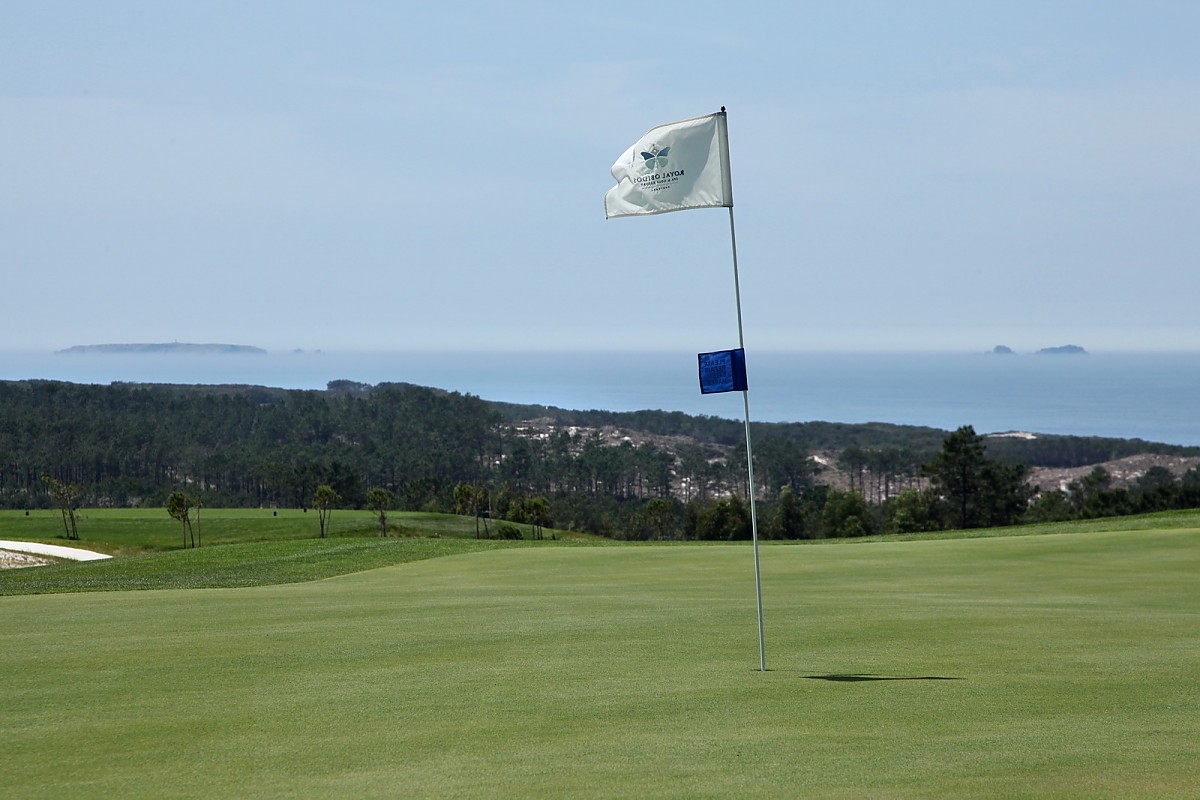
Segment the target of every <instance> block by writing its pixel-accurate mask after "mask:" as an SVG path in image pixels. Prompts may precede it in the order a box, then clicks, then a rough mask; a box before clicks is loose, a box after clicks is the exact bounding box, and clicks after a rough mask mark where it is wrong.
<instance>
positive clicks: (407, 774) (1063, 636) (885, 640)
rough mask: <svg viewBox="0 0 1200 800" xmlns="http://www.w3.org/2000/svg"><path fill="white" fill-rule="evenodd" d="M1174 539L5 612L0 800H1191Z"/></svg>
mask: <svg viewBox="0 0 1200 800" xmlns="http://www.w3.org/2000/svg"><path fill="white" fill-rule="evenodd" d="M1183 519H1184V518H1183V517H1172V518H1169V519H1167V520H1166V521H1164V522H1162V524H1161V525H1160V524H1158V523H1155V522H1153V521H1151V522H1150V523H1149V524H1146V525H1143V523H1142V522H1141V521H1132V524H1131V528H1130V529H1119V528H1118V529H1109V530H1100V529H1097V528H1096V527H1093V526H1091V525H1087V524H1082V525H1075V526H1071V527H1069V528H1066V529H1062V530H1060V531H1059V532H1058V533H1048V534H1045V535H1039V536H1005V537H992V538H981V539H942V540H931V541H913V542H901V541H888V542H876V543H862V544H858V543H856V544H841V543H835V544H828V545H822V546H814V547H791V546H767V547H764V551H763V554H762V567H763V592H764V601H765V611H766V632H767V662H768V667H769V671H768V672H766V673H761V672H759V671H758V670H757V666H758V654H757V636H756V634H757V631H756V625H755V609H754V588H753V585H754V582H753V566H752V559H751V554H750V550H749V548H748V547H746V546H734V545H731V546H705V547H700V546H693V545H677V546H673V547H607V548H593V547H571V548H563V547H521V548H515V549H503V550H495V551H487V552H463V553H459V554H456V555H453V556H450V557H446V558H436V559H426V560H423V561H419V562H410V563H406V564H402V565H398V566H393V567H387V568H382V569H374V570H370V571H366V572H361V573H358V574H354V575H345V576H342V577H338V578H334V579H331V580H323V581H317V582H311V583H303V584H292V585H277V586H262V587H256V588H247V589H230V590H219V591H209V590H200V591H196V590H187V589H185V590H178V591H143V592H108V593H101V594H89V595H69V594H57V595H39V596H22V597H4V598H0V618H2V619H3V620H4V634H5V647H4V648H0V674H3V675H4V676H5V680H6V685H5V696H4V698H5V699H4V713H3V715H0V740H2V741H3V742H4V747H3V748H0V774H3V775H4V776H5V779H4V781H2V782H0V798H8V797H12V798H18V797H19V798H43V797H44V798H60V797H123V798H137V797H176V798H192V797H195V798H201V797H204V798H207V797H235V796H236V797H244V798H284V797H349V796H353V797H363V798H370V797H396V796H404V797H488V798H495V797H582V798H628V797H664V798H671V797H679V798H706V797H710V798H726V797H777V798H793V797H830V798H851V797H853V798H858V797H920V798H963V797H986V798H1006V797H1011V798H1018V797H1022V798H1023V797H1039V798H1041V797H1062V798H1095V797H1122V798H1171V797H1178V798H1185V797H1186V798H1192V797H1196V796H1200V774H1198V773H1197V771H1196V764H1197V763H1200V660H1198V659H1197V658H1196V653H1197V652H1200V592H1197V591H1196V575H1197V574H1200V525H1197V524H1196V520H1195V518H1194V517H1193V521H1192V524H1190V525H1187V524H1184V522H1183ZM1175 523H1179V524H1178V525H1175ZM1108 526H1109V524H1108V523H1101V524H1099V527H1102V528H1103V527H1108ZM1133 528H1136V529H1133ZM214 549H217V548H214Z"/></svg>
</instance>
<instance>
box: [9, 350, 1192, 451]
mask: <svg viewBox="0 0 1200 800" xmlns="http://www.w3.org/2000/svg"><path fill="white" fill-rule="evenodd" d="M709 349H719V348H717V347H712V348H709ZM747 370H748V374H749V383H750V391H749V393H748V395H747V399H748V404H749V407H750V419H751V421H754V422H809V421H823V422H842V423H851V424H861V423H867V422H882V423H890V424H897V425H920V426H927V427H933V428H939V429H944V430H953V429H955V428H957V427H959V426H961V425H973V426H974V427H975V429H976V431H978V432H979V433H984V434H987V433H1003V432H1011V431H1028V432H1032V433H1041V434H1061V435H1077V436H1104V437H1113V438H1122V439H1144V440H1146V441H1150V442H1161V443H1166V444H1178V445H1191V446H1200V425H1198V424H1197V422H1196V420H1195V418H1194V415H1193V412H1192V403H1191V400H1192V399H1193V398H1196V397H1198V396H1200V351H1183V350H1180V351H1161V350H1155V351H1120V352H1114V351H1089V352H1088V353H1087V354H1074V355H1070V354H1066V355H1061V354H1060V355H1052V354H1040V353H1037V352H1035V351H1027V352H1020V351H1017V352H1015V353H1014V354H1011V355H1008V354H1006V355H1001V354H995V353H991V352H988V351H966V350H959V351H949V350H946V351H895V352H888V351H872V352H865V351H821V352H816V351H787V350H770V349H766V350H755V351H751V352H748V353H747ZM0 380H17V381H19V380H61V381H66V382H71V383H84V384H99V385H107V384H111V383H146V384H149V383H163V384H181V385H222V384H243V385H260V386H268V387H274V388H281V389H300V390H320V389H325V388H326V387H327V385H328V384H329V383H330V382H331V381H335V380H351V381H356V382H359V383H365V384H370V385H377V384H380V383H410V384H416V385H420V386H428V387H431V388H437V389H442V390H446V391H452V392H459V393H463V394H471V395H475V396H478V397H480V398H482V399H484V400H489V401H496V402H508V403H518V404H528V405H542V406H549V407H557V408H563V409H577V410H592V409H598V410H607V411H618V412H619V411H639V410H646V409H654V410H664V411H680V412H683V413H687V414H692V415H704V416H715V417H722V418H728V419H739V420H740V419H742V417H743V415H744V406H743V401H742V396H741V394H740V393H731V394H723V395H701V394H700V391H699V385H698V377H697V360H696V353H695V352H691V353H689V352H683V351H679V350H641V351H631V350H619V349H611V350H601V349H589V350H565V349H548V350H495V351H489V350H482V349H481V350H431V349H426V350H382V349H379V350H367V349H359V350H308V351H302V350H290V351H280V350H268V351H267V352H266V353H261V354H174V355H171V354H163V353H103V352H101V353H96V352H92V353H75V354H72V353H59V352H56V351H52V350H47V351H34V350H23V351H17V350H10V351H0Z"/></svg>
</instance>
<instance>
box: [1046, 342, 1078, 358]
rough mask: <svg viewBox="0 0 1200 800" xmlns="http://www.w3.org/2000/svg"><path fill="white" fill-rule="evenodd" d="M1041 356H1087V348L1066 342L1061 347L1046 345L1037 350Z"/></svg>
mask: <svg viewBox="0 0 1200 800" xmlns="http://www.w3.org/2000/svg"><path fill="white" fill-rule="evenodd" d="M1037 354H1038V355H1039V356H1086V355H1087V354H1088V351H1087V350H1084V349H1083V348H1082V347H1080V346H1079V345H1077V344H1064V345H1062V346H1061V347H1044V348H1042V349H1041V350H1038V351H1037Z"/></svg>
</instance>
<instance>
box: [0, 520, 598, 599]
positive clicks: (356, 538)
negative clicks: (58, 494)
mask: <svg viewBox="0 0 1200 800" xmlns="http://www.w3.org/2000/svg"><path fill="white" fill-rule="evenodd" d="M388 517H389V524H388V527H389V536H388V537H387V538H383V537H380V536H378V535H376V534H377V532H378V523H377V522H376V521H375V518H374V517H373V516H372V515H371V514H369V513H368V512H365V511H335V512H334V514H333V518H332V526H331V528H332V530H331V531H330V534H329V536H328V537H327V538H325V539H318V538H314V537H316V536H317V535H318V531H319V527H318V524H317V518H316V513H315V512H312V513H307V514H306V513H303V512H301V511H299V510H296V509H281V510H279V511H277V512H275V511H272V510H270V509H205V510H204V511H203V512H202V517H201V535H202V538H203V546H202V547H198V548H187V549H185V548H184V547H183V541H182V536H181V535H180V530H181V526H180V524H179V523H178V522H176V521H174V520H172V519H171V518H170V517H168V516H167V513H166V511H164V510H162V509H98V510H97V509H88V510H86V511H83V512H81V513H80V522H79V530H80V539H79V541H68V540H67V539H65V538H63V530H62V520H61V517H60V515H59V512H57V511H34V512H31V513H30V515H29V516H25V514H24V512H18V511H0V539H14V540H18V541H40V542H45V543H49V544H59V545H66V546H68V547H70V546H77V547H82V548H84V549H89V550H97V551H99V552H104V553H110V554H113V555H115V556H118V557H117V558H113V559H111V560H105V561H88V562H65V563H62V564H57V565H53V566H47V567H39V568H37V569H12V570H0V595H11V594H42V593H51V592H93V591H117V590H126V589H205V588H229V587H235V586H264V585H269V584H279V583H297V582H301V581H312V580H318V579H320V578H328V577H332V576H335V575H345V574H349V573H352V572H361V571H363V570H368V569H376V568H378V567H385V566H391V565H394V564H403V563H407V562H410V561H419V560H422V559H426V558H435V557H438V556H445V555H453V554H456V553H466V552H474V551H477V550H492V549H495V548H498V547H515V546H521V545H522V544H525V545H531V544H532V543H528V542H526V543H523V542H521V541H508V540H499V539H490V540H489V539H483V540H480V539H476V538H475V521H474V520H473V519H470V518H465V517H460V516H455V515H452V514H428V513H414V512H399V511H397V512H391V513H390V514H389V515H388ZM518 527H519V528H520V529H522V531H523V533H524V534H525V535H526V536H529V535H530V532H529V529H528V526H526V525H521V526H518ZM545 535H546V536H547V537H550V536H554V537H556V538H557V539H558V540H559V541H562V540H566V541H574V542H587V541H594V540H595V537H591V536H587V535H585V534H578V533H567V532H563V531H548V532H546V534H545ZM547 543H548V541H547Z"/></svg>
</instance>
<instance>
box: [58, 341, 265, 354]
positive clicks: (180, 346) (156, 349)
mask: <svg viewBox="0 0 1200 800" xmlns="http://www.w3.org/2000/svg"><path fill="white" fill-rule="evenodd" d="M55 352H56V353H59V354H65V355H79V354H90V353H178V354H187V355H212V354H217V355H266V353H267V351H266V350H264V349H262V348H261V347H253V346H251V345H246V344H190V343H188V342H163V343H159V344H77V345H75V346H74V347H68V348H67V349H65V350H56V351H55Z"/></svg>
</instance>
